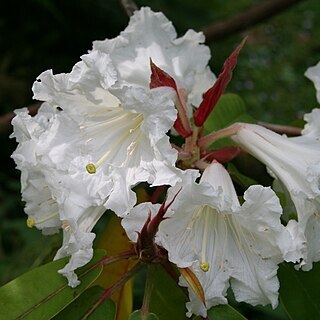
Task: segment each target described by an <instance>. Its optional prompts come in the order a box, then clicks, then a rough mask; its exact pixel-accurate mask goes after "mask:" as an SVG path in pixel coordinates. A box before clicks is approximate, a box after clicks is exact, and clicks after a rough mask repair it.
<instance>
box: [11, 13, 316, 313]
mask: <svg viewBox="0 0 320 320" xmlns="http://www.w3.org/2000/svg"><path fill="white" fill-rule="evenodd" d="M145 30H148V32H145ZM204 40H205V39H204V36H203V34H202V33H196V32H194V31H192V30H189V31H188V32H187V33H186V34H185V35H184V36H183V37H181V38H177V35H176V32H175V29H174V27H173V26H172V24H171V22H170V21H168V20H167V18H166V17H165V16H164V15H163V14H162V13H154V12H152V11H151V10H150V9H149V8H142V9H141V10H139V11H136V12H135V14H134V15H133V16H132V17H131V19H130V22H129V25H128V27H127V28H126V29H125V30H124V31H123V32H122V33H121V34H120V35H119V36H118V37H116V38H114V39H111V40H109V39H106V40H104V41H95V42H94V43H93V48H92V50H91V51H90V52H89V53H88V54H85V55H83V56H82V57H81V61H80V62H78V63H77V64H76V65H75V66H74V67H73V69H72V71H71V72H70V73H66V74H56V75H54V74H53V72H52V71H51V70H48V71H45V72H43V73H42V74H41V75H40V76H39V77H38V78H37V81H36V82H35V83H34V85H33V93H34V98H35V99H37V100H40V101H43V104H42V106H41V108H40V109H39V111H38V113H37V115H36V116H34V117H31V116H30V115H29V114H28V112H27V109H21V110H17V111H16V117H15V118H14V119H13V122H12V123H13V126H14V133H13V134H12V136H13V137H15V138H16V140H17V142H18V147H17V149H16V151H15V152H14V153H13V155H12V157H13V159H14V160H15V162H16V164H17V168H18V169H19V170H21V188H22V197H23V200H24V201H25V202H26V206H25V212H26V214H27V215H28V218H27V225H28V226H29V227H33V226H36V227H37V228H38V229H40V230H42V232H43V233H44V234H52V233H55V232H59V230H61V229H62V231H63V244H62V247H61V248H60V249H59V250H58V252H57V254H56V256H55V259H59V258H61V257H65V256H69V257H70V260H69V262H68V263H67V264H66V266H65V267H64V268H63V269H61V270H60V271H59V272H60V273H61V274H63V275H65V276H66V277H67V279H68V282H69V285H70V286H71V287H75V286H77V285H78V284H79V280H78V279H77V276H76V273H75V270H76V269H77V268H79V267H81V266H83V265H85V264H86V263H88V262H89V261H90V260H91V258H92V255H93V249H92V244H93V240H94V238H95V234H94V233H93V232H92V229H93V227H94V225H95V224H96V223H97V221H98V220H99V218H100V217H101V216H102V215H103V214H104V212H105V211H106V210H107V209H110V210H112V211H114V212H115V214H117V215H118V216H119V217H121V218H123V219H122V225H123V227H124V229H125V230H126V233H127V235H128V237H129V238H130V240H132V241H133V242H135V243H137V250H138V251H139V250H143V249H146V248H145V247H143V246H147V245H146V243H148V246H149V245H150V244H151V246H150V248H148V249H150V250H151V251H152V250H153V253H154V257H155V258H159V256H157V252H158V251H157V250H158V249H159V248H160V249H161V259H165V258H167V259H168V260H169V261H170V262H171V263H173V264H175V265H177V266H178V267H179V268H188V269H189V270H191V271H192V273H194V274H195V275H196V277H197V279H198V281H199V282H200V284H201V286H202V288H203V293H204V299H203V300H201V299H199V296H198V295H197V294H196V293H195V292H194V291H193V289H192V286H190V283H189V282H188V281H186V279H185V278H184V277H183V276H181V278H180V284H181V286H186V287H188V290H189V297H190V302H188V303H187V309H188V315H189V316H191V315H192V314H197V315H201V316H206V312H207V311H206V310H207V309H208V308H210V307H211V306H214V305H217V304H225V303H227V299H226V293H227V290H228V288H229V286H231V288H232V289H233V292H234V295H235V298H236V300H237V301H245V302H248V303H250V304H252V305H257V304H262V305H266V304H271V305H272V306H273V307H276V306H277V303H278V289H279V281H278V279H277V269H278V264H279V263H281V262H283V261H288V262H294V263H297V267H300V266H301V267H302V268H303V269H304V270H309V269H311V268H312V263H313V262H315V261H319V260H320V237H319V234H320V220H319V219H320V218H319V208H320V188H319V181H320V170H319V162H320V148H319V137H320V132H319V121H320V109H315V110H313V111H312V112H311V113H310V114H307V115H306V116H305V120H306V125H305V128H304V129H303V131H302V135H301V136H300V137H294V138H288V137H286V136H281V135H279V134H277V133H274V132H272V131H270V130H268V129H265V128H263V127H261V126H258V125H255V124H244V123H236V124H233V125H232V126H231V127H228V128H225V129H223V130H221V131H217V132H213V133H211V134H209V135H208V136H205V137H202V134H203V125H204V123H205V121H206V119H207V118H208V116H209V114H210V113H211V111H212V109H213V108H214V106H215V104H216V102H217V101H218V99H219V97H220V96H221V95H222V93H223V91H224V89H225V87H226V86H227V84H228V82H229V81H230V79H231V75H232V70H233V68H234V67H235V64H236V60H237V56H238V54H239V51H240V49H241V47H242V45H243V43H242V44H241V45H240V46H239V47H238V48H237V49H236V50H235V51H234V52H233V53H232V54H231V55H230V57H229V58H228V59H227V60H226V62H225V64H224V66H223V69H222V71H221V73H220V75H219V76H218V77H217V78H216V77H215V76H214V75H213V73H212V72H211V71H210V69H209V67H208V60H209V58H210V52H209V49H208V47H206V46H205V45H204V44H203V42H204ZM307 76H308V77H309V78H311V79H312V80H313V81H314V82H315V85H316V88H317V90H318V100H319V102H320V98H319V94H320V69H319V65H318V66H316V67H313V68H310V69H309V70H308V71H307ZM194 110H196V111H195V112H194ZM191 120H192V121H191ZM169 132H170V133H171V135H172V136H174V135H177V134H180V135H181V136H182V137H183V138H185V143H183V144H181V145H179V146H178V145H173V144H172V143H171V140H170V137H169ZM226 136H227V137H230V138H231V139H232V140H233V142H234V143H235V144H236V145H237V147H232V148H231V149H230V148H229V149H228V150H226V149H225V148H222V149H220V150H218V152H216V151H215V152H214V151H211V150H210V149H208V147H209V146H210V145H211V144H212V143H213V142H214V141H216V140H217V139H220V138H223V137H226ZM239 147H240V148H241V149H242V150H243V151H246V152H248V153H250V154H251V155H252V156H254V157H256V158H257V159H258V160H259V161H261V162H262V163H264V164H265V165H266V166H267V168H268V170H269V172H270V174H271V175H272V177H274V179H275V184H276V185H275V186H274V188H276V186H277V188H278V189H279V188H280V189H281V191H282V192H283V193H285V194H286V195H287V198H288V201H291V203H292V207H293V208H294V210H295V213H296V217H295V218H294V219H291V220H289V221H288V219H287V220H285V219H284V215H283V210H282V207H281V205H280V201H279V199H278V197H277V195H276V193H275V192H274V191H273V190H272V189H271V188H270V187H263V186H261V185H253V186H251V187H249V188H248V189H247V190H246V191H245V192H244V194H243V201H242V200H241V201H239V198H238V196H237V193H236V190H235V187H234V185H233V182H232V180H231V177H230V175H229V173H228V171H227V170H226V169H225V167H224V166H223V165H222V164H221V163H219V162H218V161H219V159H220V158H219V157H218V156H217V155H220V156H221V155H223V157H222V158H224V161H228V160H231V159H232V158H233V157H234V156H236V155H237V154H238V150H239ZM230 150H231V151H232V152H230ZM233 151H234V152H233ZM209 160H210V161H209ZM200 176H201V177H200ZM199 177H200V179H199ZM198 179H199V180H198ZM141 182H146V183H147V184H148V185H150V186H152V187H155V186H164V185H166V186H169V189H168V191H167V196H166V200H165V203H169V204H170V205H167V206H165V205H164V204H163V205H162V206H161V205H160V204H153V203H151V202H145V203H141V204H137V198H136V194H135V193H134V192H133V190H132V188H133V187H134V186H136V185H138V184H139V183H141ZM284 221H285V222H284ZM148 237H149V238H148ZM147 240H148V241H147ZM141 252H142V251H140V253H141ZM163 252H165V254H163ZM150 257H151V258H150ZM140 258H141V259H144V258H143V254H141V255H140ZM145 261H146V260H145ZM146 262H148V263H149V262H150V263H153V262H154V261H153V255H152V254H151V256H149V260H148V261H146Z"/></svg>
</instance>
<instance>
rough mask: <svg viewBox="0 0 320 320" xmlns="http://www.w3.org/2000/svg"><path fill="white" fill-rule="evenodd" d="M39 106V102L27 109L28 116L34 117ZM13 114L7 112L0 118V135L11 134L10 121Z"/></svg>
mask: <svg viewBox="0 0 320 320" xmlns="http://www.w3.org/2000/svg"><path fill="white" fill-rule="evenodd" d="M40 106H41V102H38V103H34V104H32V105H30V106H29V107H28V109H29V114H30V115H32V116H33V115H35V114H36V113H37V111H38V109H39V108H40ZM14 116H15V113H14V112H8V113H6V114H4V115H2V116H0V134H9V133H10V132H12V125H11V121H12V119H13V118H14Z"/></svg>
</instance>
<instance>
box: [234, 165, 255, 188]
mask: <svg viewBox="0 0 320 320" xmlns="http://www.w3.org/2000/svg"><path fill="white" fill-rule="evenodd" d="M228 172H229V174H230V176H231V178H232V180H233V181H235V182H236V183H238V184H239V185H240V186H241V187H242V188H243V189H248V188H249V187H250V186H252V185H254V184H258V183H257V181H255V180H254V179H252V178H249V177H248V176H246V175H244V174H242V173H241V172H240V171H239V170H238V169H237V167H236V166H235V165H234V164H232V163H231V162H229V163H228Z"/></svg>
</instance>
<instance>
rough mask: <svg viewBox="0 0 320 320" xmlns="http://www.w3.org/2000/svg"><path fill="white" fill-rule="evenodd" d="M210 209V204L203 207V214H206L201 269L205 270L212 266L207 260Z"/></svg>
mask: <svg viewBox="0 0 320 320" xmlns="http://www.w3.org/2000/svg"><path fill="white" fill-rule="evenodd" d="M209 211H210V209H209V208H208V206H205V207H204V208H203V213H202V214H203V215H204V228H203V229H204V230H203V237H202V246H201V262H200V269H201V270H202V271H203V272H207V271H208V270H209V268H210V264H209V262H207V260H206V251H207V238H208V226H209V214H210V212H209Z"/></svg>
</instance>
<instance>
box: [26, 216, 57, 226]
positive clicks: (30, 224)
mask: <svg viewBox="0 0 320 320" xmlns="http://www.w3.org/2000/svg"><path fill="white" fill-rule="evenodd" d="M58 215H59V212H54V213H52V214H50V215H49V216H47V217H45V218H43V219H40V220H35V219H33V218H30V217H29V218H28V219H27V226H28V227H29V228H33V227H34V226H35V225H37V224H40V223H44V222H46V221H48V220H51V219H52V218H55V217H56V216H58Z"/></svg>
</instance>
